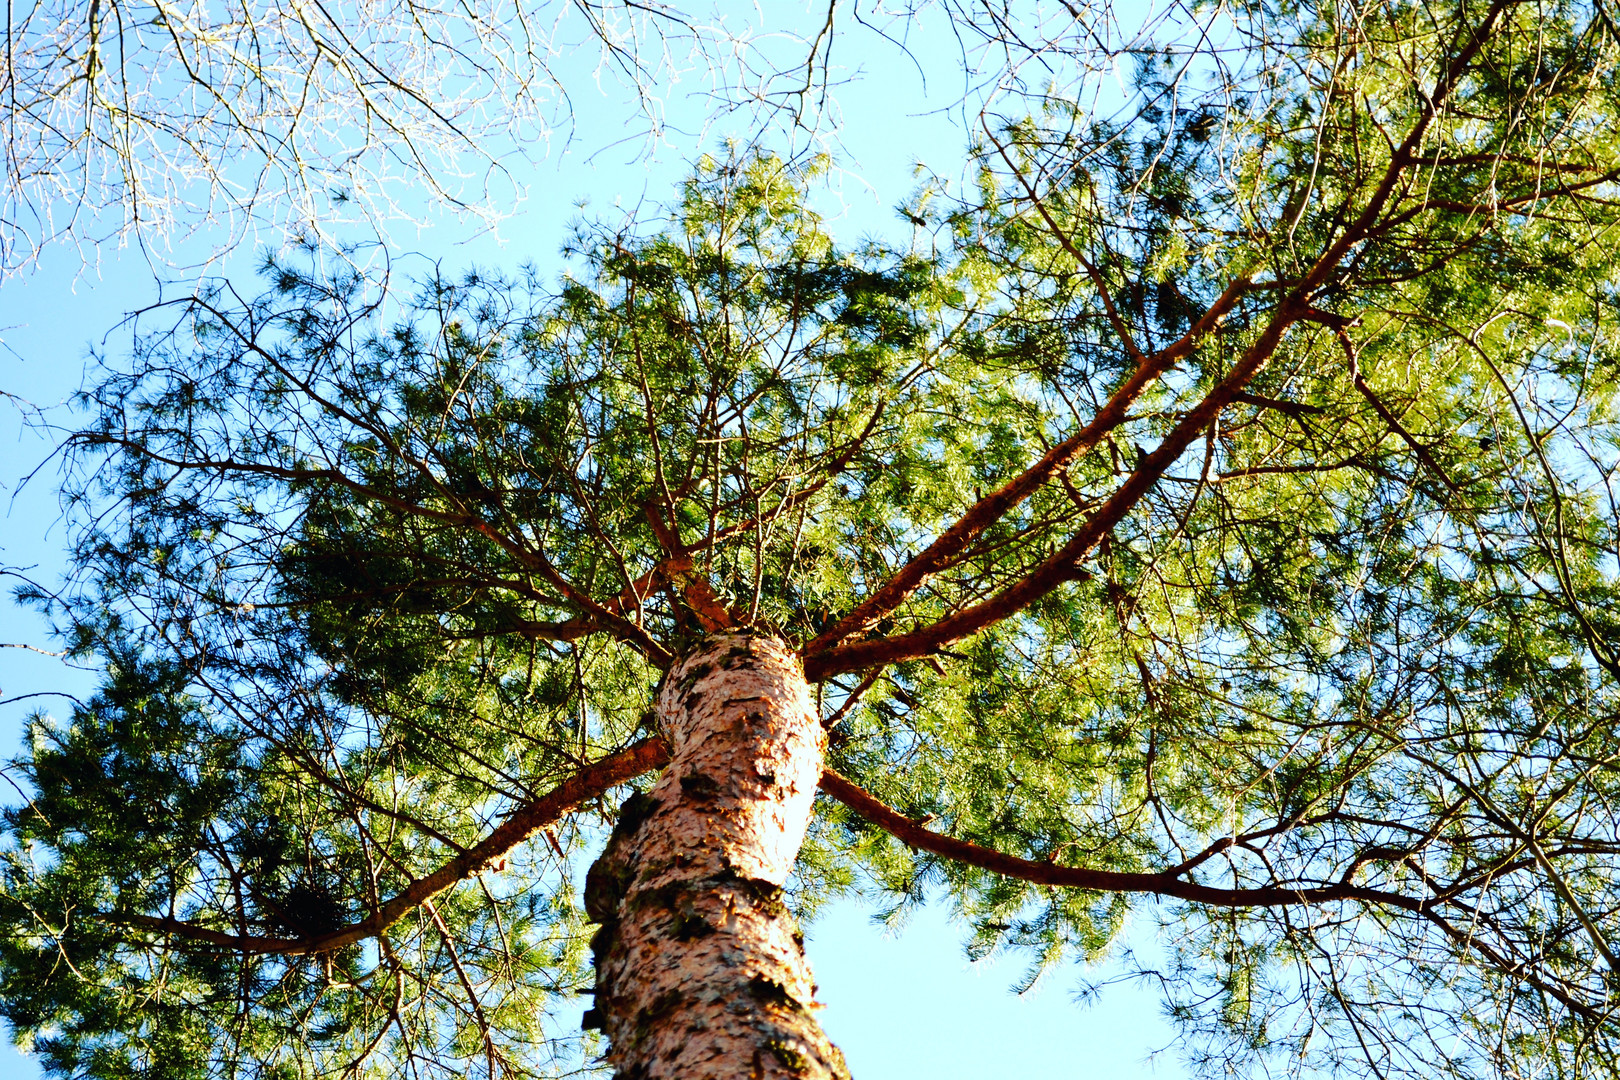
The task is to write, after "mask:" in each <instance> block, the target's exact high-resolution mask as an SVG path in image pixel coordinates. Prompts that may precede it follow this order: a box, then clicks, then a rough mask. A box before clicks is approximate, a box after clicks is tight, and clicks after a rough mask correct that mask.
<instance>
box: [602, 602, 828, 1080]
mask: <svg viewBox="0 0 1620 1080" xmlns="http://www.w3.org/2000/svg"><path fill="white" fill-rule="evenodd" d="M658 717H659V722H660V724H661V725H662V726H663V729H664V735H665V738H667V739H668V741H669V744H670V750H671V755H672V759H671V761H670V765H669V767H668V768H667V769H665V771H664V774H663V776H661V777H660V778H659V780H658V782H657V783H656V784H655V785H654V786H653V788H652V790H651V791H650V792H649V793H648V794H646V795H643V796H635V797H633V798H631V799H630V800H628V801H627V802H626V804H625V807H624V809H623V811H622V812H621V818H620V821H619V825H618V827H617V828H616V829H615V830H614V833H613V837H612V839H611V840H609V842H608V846H607V849H606V850H605V851H604V852H603V854H602V857H601V858H600V859H598V860H597V862H596V865H595V866H593V867H592V868H591V872H590V875H589V877H588V878H587V881H586V887H585V906H586V910H587V911H588V912H589V913H590V915H591V917H592V918H593V919H595V920H597V921H598V922H600V923H601V924H602V926H601V929H600V930H599V931H598V933H597V935H596V938H595V940H594V941H593V942H592V947H593V949H594V950H595V952H596V1007H595V1008H594V1009H592V1010H591V1012H590V1013H588V1014H587V1023H588V1024H593V1025H595V1026H597V1027H599V1028H600V1029H601V1030H602V1031H603V1032H604V1033H605V1034H606V1036H607V1039H608V1053H607V1060H608V1062H609V1063H610V1064H611V1065H612V1066H613V1067H614V1069H615V1070H616V1073H617V1075H618V1076H619V1077H621V1078H634V1080H674V1078H677V1077H678V1078H681V1080H733V1078H735V1080H765V1078H784V1080H785V1078H788V1077H793V1078H813V1080H822V1078H832V1077H847V1076H848V1073H847V1071H846V1070H845V1068H844V1061H843V1055H842V1054H840V1053H839V1052H838V1050H837V1048H835V1047H834V1046H833V1045H832V1043H831V1042H829V1041H828V1040H827V1037H826V1035H825V1034H824V1033H823V1032H822V1030H821V1027H820V1025H819V1024H817V1023H816V1020H815V1017H814V1015H813V1013H812V1009H813V1008H814V1007H815V1002H814V1000H813V995H814V991H815V985H814V983H813V981H812V979H811V976H810V967H809V964H808V963H807V962H806V960H805V957H804V948H803V944H802V940H803V939H802V936H801V935H800V934H799V932H798V928H797V925H796V924H795V922H794V920H793V917H792V916H791V915H790V914H789V913H788V911H787V909H786V907H785V906H784V905H783V902H782V897H781V893H782V886H783V884H784V883H785V882H786V881H787V876H788V873H789V872H790V871H791V870H792V868H793V862H794V860H795V859H796V858H797V856H798V853H799V846H800V844H801V843H802V842H803V840H804V834H805V829H806V828H807V827H808V826H809V822H810V811H811V805H812V802H813V800H814V797H815V790H816V783H817V781H818V780H819V779H820V777H821V767H822V755H823V753H824V751H825V749H826V736H825V733H824V732H823V730H822V727H821V724H820V722H819V719H818V717H817V715H816V713H815V710H814V708H813V706H812V703H811V696H810V689H809V686H808V684H807V683H806V682H805V680H804V671H803V668H802V667H801V666H800V664H799V661H798V659H797V657H795V656H794V654H793V652H792V650H790V649H789V648H788V647H787V646H786V645H784V644H783V643H782V642H780V641H776V640H774V639H771V638H767V637H763V636H753V635H749V634H744V633H729V634H714V635H711V636H709V637H707V638H705V639H703V641H702V642H701V643H700V644H699V645H698V647H697V648H696V649H695V650H693V651H692V652H691V653H690V654H688V655H687V656H686V657H685V658H683V659H682V660H680V661H679V662H678V663H676V664H675V665H674V666H673V667H672V668H671V669H670V672H669V676H668V677H667V678H666V679H665V681H664V688H663V690H662V692H661V693H660V695H659V699H658Z"/></svg>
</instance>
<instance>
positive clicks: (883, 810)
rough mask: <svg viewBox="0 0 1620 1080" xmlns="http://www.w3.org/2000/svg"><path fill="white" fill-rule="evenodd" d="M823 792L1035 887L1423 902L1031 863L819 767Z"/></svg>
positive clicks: (1194, 896) (1290, 900)
mask: <svg viewBox="0 0 1620 1080" xmlns="http://www.w3.org/2000/svg"><path fill="white" fill-rule="evenodd" d="M821 790H822V791H825V792H826V793H827V794H828V795H831V796H832V797H833V798H835V799H837V800H838V801H839V802H841V803H843V804H844V805H845V806H847V807H849V808H850V809H851V810H853V811H855V812H856V813H857V814H859V815H860V816H861V817H863V818H865V819H866V820H867V821H869V822H871V823H872V824H873V825H876V826H877V827H878V828H880V829H882V830H883V831H884V832H887V833H889V834H891V835H892V836H894V837H895V838H896V839H898V840H900V841H901V842H902V843H904V844H906V845H907V846H908V847H914V848H917V849H919V850H921V851H927V852H931V853H933V854H935V855H939V856H942V857H944V858H947V859H952V860H954V861H956V862H960V863H966V864H967V865H969V866H977V867H979V868H980V869H981V870H989V871H991V872H992V873H996V874H1002V875H1004V876H1006V877H1011V878H1017V879H1018V880H1020V881H1029V882H1033V883H1034V884H1036V885H1057V886H1063V887H1068V888H1076V889H1091V890H1094V891H1096V892H1109V893H1120V892H1139V893H1153V894H1154V895H1157V896H1174V897H1176V898H1178V899H1181V900H1191V901H1194V902H1195V903H1200V904H1209V905H1212V906H1214V907H1280V906H1283V905H1287V904H1326V903H1332V902H1334V901H1338V900H1354V901H1358V902H1360V903H1367V904H1381V905H1383V906H1385V907H1395V908H1400V909H1401V910H1403V911H1410V912H1414V913H1419V914H1421V913H1422V912H1423V910H1424V908H1425V906H1426V904H1427V902H1426V901H1424V900H1418V899H1414V898H1412V897H1409V896H1402V895H1401V894H1399V893H1390V892H1383V891H1381V890H1378V889H1368V888H1364V887H1362V886H1360V885H1353V884H1350V883H1348V882H1341V883H1339V884H1335V885H1318V886H1312V887H1309V888H1298V889H1288V888H1280V887H1267V888H1257V889H1219V888H1216V887H1214V886H1211V885H1200V884H1198V883H1197V882H1192V881H1187V880H1185V879H1183V878H1180V877H1176V876H1174V875H1173V874H1170V873H1159V874H1143V873H1129V872H1126V871H1120V870H1090V869H1087V868H1086V867H1083V866H1060V865H1058V864H1057V863H1050V862H1034V861H1032V860H1030V859H1021V858H1019V857H1018V856H1016V855H1007V854H1005V853H1003V852H1000V851H994V850H992V849H990V848H986V847H980V846H979V845H978V844H974V843H970V842H968V841H966V840H958V839H956V838H955V837H950V836H941V835H940V834H939V833H936V832H930V831H929V830H928V829H926V828H924V827H923V826H922V825H921V824H920V823H918V822H916V821H913V820H911V819H910V818H908V817H906V816H905V815H904V814H901V813H900V812H899V811H898V810H895V809H894V808H893V807H890V806H887V805H885V804H884V803H882V802H880V801H878V800H877V799H876V798H874V797H873V796H872V795H870V794H868V793H867V792H866V791H864V790H862V789H861V788H859V787H857V786H855V785H854V784H852V783H850V782H849V781H848V780H846V779H844V778H843V777H842V776H840V775H838V774H837V773H836V772H834V771H833V770H832V769H826V770H823V772H822V774H821Z"/></svg>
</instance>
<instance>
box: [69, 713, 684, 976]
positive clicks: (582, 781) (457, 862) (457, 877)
mask: <svg viewBox="0 0 1620 1080" xmlns="http://www.w3.org/2000/svg"><path fill="white" fill-rule="evenodd" d="M668 761H669V746H668V745H667V744H666V743H665V742H664V740H663V739H662V738H658V737H654V738H651V739H645V740H643V741H641V742H639V743H637V744H636V745H634V746H632V747H629V748H628V749H625V750H620V751H619V752H618V753H616V754H609V755H608V756H607V757H605V758H602V759H601V760H599V761H594V762H592V763H591V764H589V765H587V766H585V767H584V768H583V769H581V770H579V771H578V772H576V773H575V774H574V775H573V776H570V777H569V778H568V779H566V780H564V781H563V782H562V783H560V784H558V785H557V786H556V787H554V788H552V789H551V790H550V791H549V792H547V793H546V794H544V795H542V796H540V798H538V799H535V800H534V801H532V802H529V803H525V804H524V805H523V806H521V807H519V808H518V810H517V812H516V813H514V814H513V815H512V816H511V817H509V818H507V819H506V820H505V821H504V822H502V823H501V824H500V825H499V826H497V827H496V828H495V829H494V830H493V831H492V832H491V833H490V834H489V835H488V836H487V837H485V838H484V839H483V840H482V841H480V842H479V843H478V844H475V845H474V846H472V847H470V848H468V849H467V850H466V851H463V852H462V853H461V854H460V855H457V856H456V857H455V858H453V859H450V860H449V861H447V862H446V863H445V864H444V865H443V866H441V867H439V868H438V869H437V870H435V871H433V873H431V874H428V875H427V876H426V877H420V878H417V879H416V880H415V881H413V882H411V883H410V884H409V885H407V886H405V888H404V889H402V890H401V891H400V892H399V893H398V894H397V895H396V896H394V897H393V899H391V900H388V901H387V902H385V903H384V904H383V905H382V906H381V907H380V908H378V909H377V910H376V912H375V913H373V914H372V915H371V917H370V918H367V919H365V920H363V921H361V922H357V923H353V924H351V925H349V926H345V927H343V928H341V929H339V930H334V931H332V932H330V933H326V934H321V935H318V936H315V937H305V938H272V937H257V936H254V935H239V934H226V933H221V932H220V931H218V930H210V929H208V928H206V927H202V926H197V925H195V924H193V923H189V922H185V921H182V920H180V919H170V918H155V917H153V916H150V915H119V914H107V915H100V916H97V918H99V919H101V920H103V921H105V922H111V923H121V924H124V925H127V926H136V927H140V928H141V929H143V930H155V931H159V932H161V933H166V934H174V935H176V936H178V937H184V938H190V939H191V940H193V941H202V942H207V943H208V944H211V945H221V946H224V947H226V948H229V949H234V950H236V951H238V952H244V953H270V954H276V955H282V956H298V955H303V954H308V953H322V952H330V951H331V950H333V949H336V948H340V947H342V946H344V945H351V944H353V943H354V942H356V941H361V940H363V939H365V938H368V937H373V936H375V935H377V934H379V933H381V932H382V931H383V930H385V929H387V928H388V927H389V926H391V925H392V924H393V923H395V922H397V921H398V920H399V919H401V918H402V917H404V916H405V915H406V914H407V913H409V912H411V911H413V910H414V909H416V908H418V907H420V906H421V905H422V904H423V903H425V902H426V901H428V900H430V899H432V898H433V897H434V896H436V895H438V894H439V893H441V892H443V891H444V890H446V889H448V888H449V887H450V886H452V885H454V884H455V883H456V882H458V881H462V880H464V879H466V878H470V877H472V876H473V875H474V874H476V873H478V872H479V871H480V870H482V869H483V868H484V867H486V866H488V865H489V864H490V863H492V862H495V861H496V860H497V859H499V858H500V857H501V856H503V855H505V854H506V853H507V852H509V851H511V850H512V849H513V848H515V847H517V845H519V844H521V843H522V842H523V841H525V840H527V839H528V838H529V837H530V836H533V835H534V834H535V833H536V832H538V831H540V830H541V829H543V828H545V827H546V826H547V825H550V824H551V823H552V822H554V821H556V820H558V819H559V818H561V817H562V816H563V814H565V813H567V812H568V811H569V810H571V809H573V808H574V807H575V806H578V805H579V804H580V803H582V802H584V801H585V800H586V799H589V798H592V797H594V796H597V795H600V794H602V793H603V792H604V791H607V790H608V789H609V788H612V787H616V786H618V785H619V784H623V783H625V782H626V781H629V780H633V779H634V778H635V777H637V776H640V775H641V774H642V773H645V772H648V771H650V770H652V769H657V768H662V767H663V766H664V764H665V763H667V762H668Z"/></svg>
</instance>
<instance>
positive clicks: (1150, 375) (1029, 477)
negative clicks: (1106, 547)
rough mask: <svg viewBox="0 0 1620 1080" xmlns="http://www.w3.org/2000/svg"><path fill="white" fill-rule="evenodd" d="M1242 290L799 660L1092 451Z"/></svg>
mask: <svg viewBox="0 0 1620 1080" xmlns="http://www.w3.org/2000/svg"><path fill="white" fill-rule="evenodd" d="M1247 285H1248V280H1247V279H1246V278H1240V279H1239V280H1237V281H1235V282H1233V283H1232V285H1230V286H1229V287H1228V288H1227V289H1226V291H1225V292H1224V293H1222V294H1221V295H1220V297H1219V298H1218V299H1217V300H1216V301H1215V302H1214V303H1213V304H1211V305H1210V306H1209V309H1208V310H1207V311H1205V312H1204V314H1203V316H1202V317H1201V318H1199V320H1198V321H1197V322H1196V323H1194V324H1193V326H1192V327H1191V328H1190V329H1189V330H1188V331H1187V333H1186V334H1184V335H1183V336H1182V337H1181V339H1180V340H1179V341H1176V342H1175V343H1173V344H1171V345H1169V346H1167V347H1166V348H1164V349H1162V350H1160V351H1159V352H1157V353H1154V354H1153V355H1152V356H1151V357H1148V358H1146V360H1145V362H1144V363H1143V364H1142V365H1141V366H1139V367H1138V368H1137V369H1136V370H1135V371H1134V372H1132V373H1131V377H1130V378H1128V379H1126V380H1125V383H1124V384H1123V385H1122V386H1120V388H1119V389H1118V390H1116V391H1114V394H1113V396H1112V397H1110V398H1109V399H1108V401H1107V403H1106V404H1104V405H1103V407H1102V408H1101V409H1098V410H1097V413H1096V415H1095V416H1093V417H1092V419H1091V422H1090V423H1088V424H1087V425H1086V426H1085V427H1083V428H1081V429H1080V430H1079V431H1077V432H1075V433H1074V434H1073V435H1071V436H1069V437H1068V438H1067V439H1065V440H1063V441H1062V442H1060V443H1058V444H1057V445H1056V446H1053V447H1052V448H1051V449H1050V450H1048V451H1047V452H1046V453H1045V454H1044V455H1043V456H1042V457H1041V459H1040V460H1039V461H1037V462H1035V464H1033V465H1031V466H1030V467H1029V468H1027V469H1025V470H1024V471H1023V472H1022V473H1020V474H1019V475H1018V476H1016V477H1014V478H1013V479H1011V480H1009V481H1008V482H1007V483H1006V484H1004V485H1002V486H1001V487H1000V488H998V489H997V490H995V491H993V492H991V493H990V494H989V495H986V496H985V497H984V498H982V499H980V500H979V501H978V502H976V503H974V504H973V506H972V507H970V508H969V509H968V511H967V513H965V514H963V515H962V517H961V518H960V519H958V520H957V522H956V524H954V525H952V526H951V527H950V528H949V529H946V530H945V531H944V532H943V533H941V534H940V535H939V537H938V538H937V539H936V540H934V542H933V543H931V544H929V545H928V547H926V548H924V549H923V550H922V552H920V553H919V554H918V555H917V556H916V557H915V558H913V559H912V560H911V561H910V562H908V563H906V565H905V566H903V567H901V568H900V570H899V571H898V572H897V573H896V574H895V575H894V577H892V578H890V579H889V580H888V581H887V582H885V583H884V584H883V585H882V586H880V587H879V588H878V590H877V591H876V592H874V593H873V594H872V595H871V596H869V597H867V598H866V599H865V600H863V601H861V603H860V604H858V605H856V607H854V608H853V609H852V610H851V611H850V612H849V613H848V614H847V615H845V616H844V617H843V618H841V619H839V620H838V622H836V623H835V624H833V625H832V626H831V627H829V628H828V629H827V630H826V631H825V632H823V633H822V634H820V635H819V636H817V637H816V638H815V640H813V641H811V642H810V643H809V644H807V645H806V646H805V647H804V650H803V653H804V655H805V656H807V657H809V656H813V655H815V654H816V653H819V652H823V651H825V650H827V649H830V648H832V647H833V646H835V645H837V644H838V643H839V642H842V641H844V640H845V639H846V638H848V637H850V636H851V635H852V634H856V633H859V632H860V631H862V630H865V629H866V628H867V627H869V626H871V625H872V624H873V623H875V622H877V621H878V620H879V619H881V618H883V617H884V616H885V615H887V614H889V613H890V612H892V611H894V609H895V608H897V607H899V606H900V605H901V604H902V603H904V602H905V600H906V598H907V597H908V596H910V595H911V594H912V593H914V592H916V591H917V589H918V588H919V587H921V585H922V584H923V582H925V581H927V580H928V579H929V578H930V577H932V576H933V575H934V574H937V573H939V572H940V571H941V570H944V569H946V568H947V567H949V566H950V565H951V564H952V563H953V562H954V561H955V559H956V557H957V556H958V555H960V554H961V553H962V552H963V551H965V550H967V548H968V546H969V545H970V544H972V543H973V541H974V540H975V539H977V538H978V536H979V535H980V534H981V533H983V532H984V531H985V530H986V529H988V528H989V527H990V526H992V525H994V524H995V523H996V522H997V521H999V520H1001V518H1002V517H1004V516H1005V515H1006V514H1007V513H1008V512H1009V511H1011V510H1012V509H1014V508H1015V507H1017V506H1018V505H1019V504H1020V503H1022V502H1023V501H1024V500H1025V499H1027V498H1029V497H1030V496H1031V495H1033V494H1034V493H1035V492H1036V490H1037V489H1039V488H1040V487H1041V485H1043V484H1045V483H1046V482H1047V481H1049V480H1051V479H1052V478H1053V477H1054V476H1056V475H1057V474H1058V473H1059V472H1060V471H1062V469H1063V468H1064V467H1066V466H1067V465H1068V464H1069V463H1070V462H1072V461H1074V460H1075V459H1076V458H1078V457H1079V456H1080V455H1082V454H1084V453H1086V452H1087V451H1089V450H1090V449H1091V448H1092V447H1094V446H1096V445H1097V444H1098V443H1099V442H1100V441H1102V438H1103V437H1104V436H1105V435H1107V434H1108V433H1109V432H1110V431H1113V430H1114V429H1115V428H1117V427H1119V426H1120V425H1121V424H1123V423H1124V422H1125V420H1126V418H1127V416H1128V412H1129V409H1130V407H1131V405H1132V404H1134V403H1135V402H1136V400H1137V399H1138V398H1140V397H1141V396H1142V395H1143V394H1144V393H1145V392H1146V391H1147V390H1148V388H1149V387H1151V386H1152V385H1153V383H1154V382H1155V381H1156V380H1158V378H1159V377H1160V376H1161V375H1163V374H1164V373H1165V372H1167V371H1169V370H1170V369H1171V368H1172V367H1174V366H1175V365H1176V363H1177V362H1178V361H1179V360H1181V359H1183V358H1184V357H1186V356H1189V355H1191V353H1192V351H1193V349H1194V348H1195V347H1196V346H1197V344H1198V342H1199V341H1200V340H1201V339H1202V338H1203V337H1204V336H1205V335H1207V334H1209V333H1210V332H1212V331H1213V330H1214V329H1215V328H1216V327H1217V326H1219V325H1220V323H1221V320H1223V319H1224V318H1225V317H1226V316H1227V315H1228V314H1229V313H1230V312H1231V310H1232V309H1233V308H1234V307H1235V306H1237V302H1238V301H1239V300H1240V299H1241V298H1242V296H1243V294H1244V292H1245V290H1246V288H1247Z"/></svg>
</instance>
